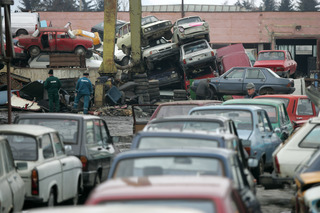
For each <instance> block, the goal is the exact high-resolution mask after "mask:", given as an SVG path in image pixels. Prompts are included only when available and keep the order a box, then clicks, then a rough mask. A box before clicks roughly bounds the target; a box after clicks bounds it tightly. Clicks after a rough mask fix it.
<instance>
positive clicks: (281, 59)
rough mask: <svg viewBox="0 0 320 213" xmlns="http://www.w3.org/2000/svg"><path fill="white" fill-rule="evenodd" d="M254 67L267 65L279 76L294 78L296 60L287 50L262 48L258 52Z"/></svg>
mask: <svg viewBox="0 0 320 213" xmlns="http://www.w3.org/2000/svg"><path fill="white" fill-rule="evenodd" d="M253 66H254V67H267V68H269V69H271V70H272V71H274V72H275V73H277V74H278V75H279V76H281V77H285V78H289V77H291V78H294V77H295V76H296V69H297V62H296V61H295V60H293V58H292V56H291V53H290V52H289V51H288V50H262V51H260V52H259V53H258V58H257V61H256V62H255V63H254V65H253Z"/></svg>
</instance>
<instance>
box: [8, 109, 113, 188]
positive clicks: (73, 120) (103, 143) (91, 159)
mask: <svg viewBox="0 0 320 213" xmlns="http://www.w3.org/2000/svg"><path fill="white" fill-rule="evenodd" d="M14 123H18V124H36V125H41V126H47V127H51V128H54V129H56V130H57V131H58V132H59V134H60V136H61V137H62V141H63V143H64V144H65V145H67V146H68V149H71V150H70V152H69V154H70V155H75V156H77V157H78V158H79V159H80V160H81V163H82V171H83V185H84V187H86V188H92V187H94V186H96V185H98V184H99V183H100V182H101V181H103V180H106V178H107V175H108V172H109V169H110V162H111V159H112V158H113V157H114V155H115V154H116V153H118V152H119V150H118V149H117V147H115V145H114V143H113V137H112V136H111V135H110V133H109V129H108V126H107V124H106V122H105V121H104V120H103V119H102V118H101V117H98V116H93V115H81V114H71V113H70V114H68V113H45V114H44V113H40V114H39V113H25V114H20V115H19V116H16V118H15V121H14Z"/></svg>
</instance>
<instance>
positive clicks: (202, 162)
mask: <svg viewBox="0 0 320 213" xmlns="http://www.w3.org/2000/svg"><path fill="white" fill-rule="evenodd" d="M154 175H156V176H159V175H192V176H196V175H214V176H225V172H224V169H223V163H222V162H221V161H220V159H217V158H213V157H212V158H207V157H197V156H160V157H151V156H150V157H141V158H130V159H124V160H121V161H120V162H118V164H117V166H116V170H115V173H114V174H113V178H125V177H145V176H154Z"/></svg>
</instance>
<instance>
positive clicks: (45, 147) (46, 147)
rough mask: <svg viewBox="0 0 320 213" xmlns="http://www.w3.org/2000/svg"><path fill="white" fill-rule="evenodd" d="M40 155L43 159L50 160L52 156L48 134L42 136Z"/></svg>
mask: <svg viewBox="0 0 320 213" xmlns="http://www.w3.org/2000/svg"><path fill="white" fill-rule="evenodd" d="M42 153H43V157H44V158H45V159H48V158H52V157H53V156H54V153H53V147H52V143H51V139H50V136H49V134H45V135H44V136H42Z"/></svg>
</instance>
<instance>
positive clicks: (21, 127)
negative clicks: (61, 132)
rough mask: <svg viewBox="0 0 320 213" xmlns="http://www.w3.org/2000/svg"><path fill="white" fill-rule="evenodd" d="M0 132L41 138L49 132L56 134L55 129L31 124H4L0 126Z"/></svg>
mask: <svg viewBox="0 0 320 213" xmlns="http://www.w3.org/2000/svg"><path fill="white" fill-rule="evenodd" d="M0 132H6V133H18V134H20V133H21V134H27V135H32V136H35V137H37V136H41V135H44V134H47V133H50V132H57V131H56V130H55V129H52V128H49V127H45V126H38V125H31V124H4V125H0Z"/></svg>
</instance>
